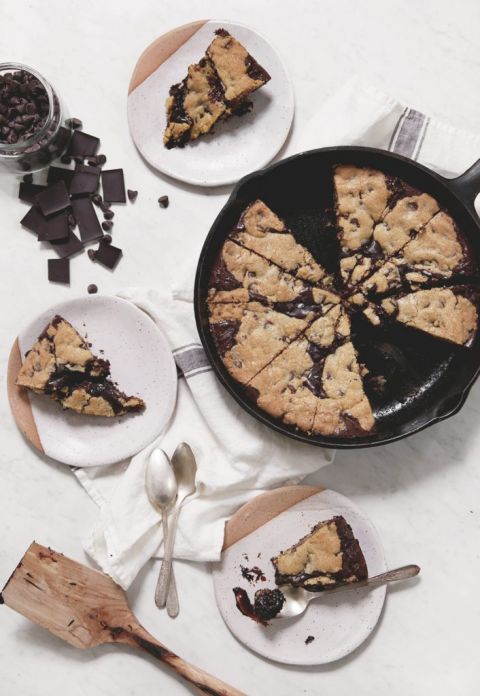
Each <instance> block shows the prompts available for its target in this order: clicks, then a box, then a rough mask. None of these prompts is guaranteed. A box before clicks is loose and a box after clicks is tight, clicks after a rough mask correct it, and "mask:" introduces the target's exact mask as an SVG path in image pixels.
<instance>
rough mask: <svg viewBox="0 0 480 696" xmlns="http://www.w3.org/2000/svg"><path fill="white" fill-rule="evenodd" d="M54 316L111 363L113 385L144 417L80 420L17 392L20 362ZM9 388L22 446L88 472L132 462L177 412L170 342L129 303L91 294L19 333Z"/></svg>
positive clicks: (46, 314) (42, 399)
mask: <svg viewBox="0 0 480 696" xmlns="http://www.w3.org/2000/svg"><path fill="white" fill-rule="evenodd" d="M55 314H60V315H61V316H63V317H65V319H67V320H68V321H69V322H70V323H71V324H72V325H73V326H74V327H75V328H76V329H77V331H79V333H81V334H82V335H85V336H87V338H88V341H89V342H91V344H92V351H93V352H94V353H95V354H97V355H101V356H104V357H105V358H107V359H108V360H109V361H110V363H111V372H112V377H113V380H114V381H116V382H118V384H119V387H120V389H121V390H122V391H125V393H127V394H138V395H139V396H141V397H142V398H143V399H144V401H145V403H146V405H147V407H146V409H145V411H144V412H143V413H140V414H135V415H134V414H132V415H127V416H123V417H120V418H96V417H94V416H84V415H81V414H78V413H74V412H72V411H64V410H62V408H61V407H60V406H59V404H57V403H55V402H54V401H53V400H51V399H48V398H46V397H45V396H41V395H38V394H33V393H31V392H27V391H26V390H23V389H21V388H19V387H17V386H16V384H15V380H16V377H17V375H18V371H19V369H20V367H21V364H22V358H21V356H22V355H25V353H26V352H27V351H28V350H30V348H31V347H32V345H33V344H34V343H35V341H36V340H37V337H38V336H39V335H40V333H41V332H42V331H43V329H44V328H45V326H46V325H47V324H48V323H49V322H50V321H51V319H52V318H53V317H54V316H55ZM100 351H104V352H103V353H100ZM7 385H8V396H9V400H10V406H11V408H12V412H13V415H14V418H15V420H16V422H17V425H18V427H19V428H20V430H21V431H22V432H23V434H24V435H25V436H26V437H27V438H28V440H30V442H31V443H32V444H33V445H34V446H35V447H36V448H37V449H39V450H40V451H41V452H44V453H45V454H47V455H48V456H49V457H52V458H53V459H56V460H57V461H59V462H63V463H64V464H69V465H73V466H82V467H83V466H85V467H87V466H99V465H104V464H113V463H114V462H117V461H120V460H121V459H125V458H127V457H131V456H132V455H134V454H136V453H137V452H139V451H140V450H141V449H143V447H145V446H146V445H148V444H149V443H150V442H152V440H154V439H155V437H157V436H158V435H159V434H160V432H161V430H162V429H163V427H164V426H165V425H166V424H167V422H168V420H169V419H170V416H171V415H172V412H173V408H174V406H175V400H176V394H177V374H176V369H175V362H174V360H173V356H172V352H171V350H170V347H169V345H168V341H167V339H166V337H165V336H164V335H163V333H162V332H161V331H160V330H159V328H158V327H157V326H156V324H154V322H153V321H152V320H151V319H150V317H148V316H147V315H146V314H145V313H144V312H142V311H141V310H139V309H138V308H137V307H135V306H134V305H133V304H131V303H130V302H126V301H125V300H121V299H119V298H117V297H102V296H98V295H96V296H93V297H82V298H78V299H75V300H70V301H68V302H63V303H62V304H58V305H56V306H55V307H51V308H50V309H48V310H46V311H45V312H43V313H42V314H41V315H40V316H39V317H38V318H37V319H35V320H34V321H32V322H31V323H30V324H29V325H28V326H27V327H26V328H25V329H24V330H23V331H22V332H21V333H20V334H19V336H18V338H17V340H16V341H15V343H14V345H13V347H12V351H11V353H10V359H9V364H8V380H7Z"/></svg>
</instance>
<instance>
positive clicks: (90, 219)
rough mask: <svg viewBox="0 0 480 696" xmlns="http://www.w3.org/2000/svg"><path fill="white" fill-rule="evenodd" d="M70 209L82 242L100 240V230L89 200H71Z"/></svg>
mask: <svg viewBox="0 0 480 696" xmlns="http://www.w3.org/2000/svg"><path fill="white" fill-rule="evenodd" d="M72 208H73V213H74V215H75V220H76V221H77V224H78V228H79V230H80V238H81V240H82V242H91V241H93V240H95V239H100V237H101V236H102V234H103V233H102V228H101V227H100V222H99V221H98V218H97V214H96V212H95V208H94V207H93V203H92V201H91V200H90V198H72Z"/></svg>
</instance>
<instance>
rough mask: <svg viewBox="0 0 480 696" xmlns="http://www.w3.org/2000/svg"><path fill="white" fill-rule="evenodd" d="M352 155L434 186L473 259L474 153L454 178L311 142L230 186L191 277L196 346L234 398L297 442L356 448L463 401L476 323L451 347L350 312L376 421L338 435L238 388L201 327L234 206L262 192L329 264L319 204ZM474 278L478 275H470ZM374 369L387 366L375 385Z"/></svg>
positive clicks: (334, 246)
mask: <svg viewBox="0 0 480 696" xmlns="http://www.w3.org/2000/svg"><path fill="white" fill-rule="evenodd" d="M342 163H345V164H354V165H359V166H367V167H374V168H376V169H380V170H382V171H383V172H385V173H386V174H391V175H394V176H399V177H401V178H402V179H404V180H405V181H407V182H408V183H409V184H411V185H412V186H415V187H417V188H419V189H421V190H422V191H425V192H426V193H429V194H431V195H432V196H434V197H435V198H436V199H437V201H438V202H439V204H440V206H441V207H444V208H446V209H447V210H448V211H449V212H450V214H451V215H452V216H453V218H454V219H455V220H456V222H457V224H458V225H459V227H460V229H461V230H462V232H463V234H464V235H465V236H466V237H467V239H468V240H469V242H470V244H471V247H472V250H473V255H474V258H475V260H476V261H477V263H478V264H479V265H480V220H479V218H478V216H477V214H476V212H475V209H474V199H475V196H476V194H477V193H478V192H479V191H480V160H478V161H477V162H476V163H475V164H474V165H473V166H472V167H471V168H470V169H468V171H466V172H465V173H464V174H462V175H461V176H459V177H457V178H455V179H446V178H444V177H442V176H440V175H438V174H436V173H435V172H433V171H431V170H430V169H428V168H427V167H424V166H422V165H420V164H418V163H417V162H414V161H413V160H410V159H408V158H406V157H402V156H400V155H396V154H393V153H390V152H385V151H383V150H377V149H373V148H367V147H329V148H322V149H319V150H310V151H308V152H302V153H300V154H298V155H294V156H293V157H290V158H288V159H285V160H282V161H280V162H278V163H276V164H274V165H273V166H271V167H268V168H266V169H263V170H261V171H259V172H254V173H253V174H249V175H248V176H246V177H244V178H243V179H242V180H241V181H240V182H239V183H238V184H237V186H236V187H235V189H234V190H233V192H232V194H231V196H230V198H229V200H228V202H227V203H226V205H225V206H224V207H223V209H222V210H221V212H220V213H219V215H218V217H217V219H216V220H215V222H214V223H213V226H212V228H211V230H210V232H209V234H208V237H207V238H206V240H205V244H204V246H203V249H202V252H201V254H200V259H199V262H198V268H197V274H196V279H195V317H196V321H197V327H198V332H199V334H200V338H201V341H202V343H203V346H204V348H205V351H206V353H207V355H208V357H209V359H210V362H211V364H212V366H213V369H214V371H215V372H216V374H217V376H218V378H219V379H220V381H221V382H222V384H223V385H224V386H225V387H226V389H227V390H228V391H229V392H230V394H231V395H232V396H233V397H234V398H235V399H236V400H237V401H238V403H239V404H241V406H243V408H244V409H245V410H246V411H248V413H250V414H251V415H252V416H254V417H255V418H257V419H258V420H259V421H261V422H262V423H264V424H266V425H268V426H270V427H271V428H274V429H275V430H277V431H279V432H281V433H283V434H285V435H288V436H290V437H293V438H295V439H297V440H300V441H302V442H308V443H311V444H315V445H319V446H321V447H336V448H345V449H351V448H357V447H370V446H374V445H380V444H385V443H387V442H393V441H394V440H398V439H400V438H402V437H406V436H407V435H411V434H412V433H416V432H418V431H419V430H421V429H422V428H426V427H427V426H429V425H432V424H433V423H436V422H438V421H440V420H442V419H443V418H448V417H449V416H451V415H453V414H454V413H456V412H457V411H459V409H460V408H461V407H462V406H463V404H464V402H465V399H466V398H467V395H468V392H469V390H470V388H471V387H472V385H473V383H474V381H475V379H476V378H477V376H478V374H479V372H480V331H479V332H478V333H477V336H476V338H475V340H474V343H473V345H472V346H471V347H470V348H464V347H460V346H459V347H456V346H452V345H450V344H446V343H445V342H442V341H441V340H438V339H434V338H433V337H431V336H428V335H425V334H422V333H421V332H417V331H415V330H413V329H409V328H408V327H404V326H403V327H402V326H400V325H395V324H393V325H392V326H389V327H387V328H384V329H379V328H377V327H372V326H371V325H369V323H368V322H367V321H366V320H364V319H363V318H362V317H361V315H360V316H359V317H358V318H356V319H354V320H353V323H352V328H353V331H354V333H355V335H356V337H357V338H356V341H355V346H356V348H357V350H358V352H359V355H360V359H361V360H362V361H363V362H365V364H366V365H367V367H368V368H369V369H370V370H371V374H370V376H369V377H368V378H367V380H366V391H367V394H368V396H369V398H370V400H371V403H372V406H373V410H374V414H375V418H376V423H377V428H376V433H375V434H373V435H370V436H368V437H364V438H354V439H343V438H335V437H323V436H315V435H307V434H305V433H303V432H301V431H299V430H296V429H295V428H293V427H291V426H288V425H285V424H284V423H282V422H281V421H279V420H277V419H275V418H272V417H271V416H269V415H268V414H267V413H265V412H264V411H262V410H261V409H259V408H258V407H257V406H256V405H255V404H254V403H253V402H252V401H250V400H248V399H247V398H245V395H244V393H243V392H242V389H241V387H240V386H239V384H238V383H237V382H235V380H233V379H232V378H231V377H230V375H229V374H228V372H227V371H226V369H225V368H224V366H223V363H222V361H221V360H220V358H219V356H218V354H217V352H216V349H215V345H214V343H213V340H212V337H211V335H210V331H209V328H208V316H207V311H206V298H207V292H208V282H209V277H210V270H211V268H212V264H213V262H214V261H215V258H216V256H217V254H218V253H219V250H220V248H221V246H222V244H223V242H224V240H225V238H226V236H227V234H228V233H229V232H230V231H231V230H232V228H233V227H234V225H235V224H236V222H237V220H238V218H239V216H240V214H241V212H242V210H243V209H244V208H245V207H246V206H247V205H248V203H250V202H251V201H253V200H255V199H256V198H261V199H262V200H264V201H265V203H266V204H267V205H268V206H270V207H271V208H272V209H273V210H274V211H275V212H276V213H278V215H280V216H281V217H283V218H284V219H285V220H286V222H287V224H288V225H289V227H291V228H292V229H293V230H294V231H295V236H296V238H297V240H298V241H299V242H300V243H304V244H305V245H306V246H307V247H308V248H309V249H310V251H311V252H312V253H313V254H314V256H315V257H316V258H317V260H318V261H319V262H320V263H323V264H324V265H325V267H326V268H327V269H328V270H329V271H335V270H336V267H337V264H338V243H337V241H336V237H335V233H334V231H333V230H330V231H329V232H326V233H325V234H323V235H319V234H318V229H319V226H320V225H321V224H322V221H324V217H322V213H323V211H324V210H325V208H326V207H329V206H330V207H331V206H332V201H333V190H332V166H333V165H335V164H342ZM472 281H473V283H474V284H479V285H480V278H479V277H475V278H473V279H472ZM376 374H384V375H386V376H387V388H386V389H385V390H384V391H382V390H381V389H380V388H379V386H378V381H376V380H375V376H376Z"/></svg>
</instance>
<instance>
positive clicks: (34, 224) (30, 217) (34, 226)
mask: <svg viewBox="0 0 480 696" xmlns="http://www.w3.org/2000/svg"><path fill="white" fill-rule="evenodd" d="M45 223H46V218H45V217H44V216H43V215H42V213H41V212H40V209H39V208H38V207H37V206H36V205H33V206H32V207H31V208H30V210H29V211H28V213H27V214H26V215H25V216H24V217H23V218H22V219H21V220H20V224H21V225H23V226H24V227H26V228H27V230H30V231H31V232H35V234H36V235H37V236H39V235H42V230H43V227H44V225H45Z"/></svg>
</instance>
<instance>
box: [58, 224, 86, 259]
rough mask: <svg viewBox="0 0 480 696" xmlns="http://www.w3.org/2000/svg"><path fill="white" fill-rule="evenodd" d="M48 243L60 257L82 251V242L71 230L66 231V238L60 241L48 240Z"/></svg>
mask: <svg viewBox="0 0 480 696" xmlns="http://www.w3.org/2000/svg"><path fill="white" fill-rule="evenodd" d="M50 244H51V245H52V249H54V250H55V252H56V253H57V254H58V255H59V256H60V258H61V259H64V258H66V257H67V256H73V255H74V254H78V252H79V251H83V244H82V242H81V241H80V240H79V238H78V237H77V236H76V235H74V234H73V232H72V231H71V230H69V232H68V238H67V239H65V240H63V241H60V242H50Z"/></svg>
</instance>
